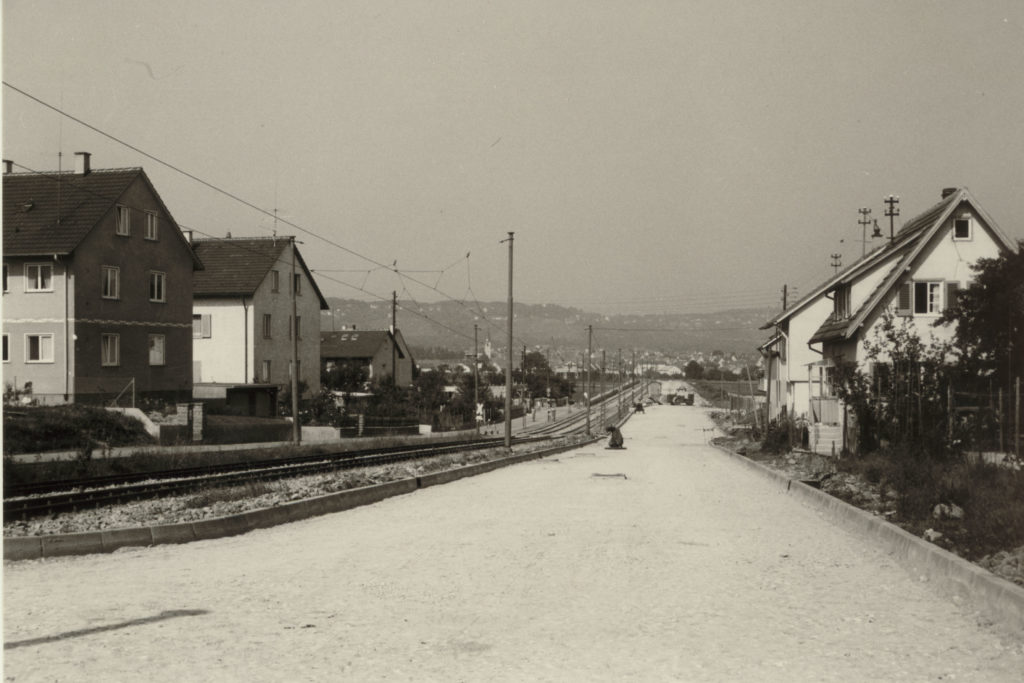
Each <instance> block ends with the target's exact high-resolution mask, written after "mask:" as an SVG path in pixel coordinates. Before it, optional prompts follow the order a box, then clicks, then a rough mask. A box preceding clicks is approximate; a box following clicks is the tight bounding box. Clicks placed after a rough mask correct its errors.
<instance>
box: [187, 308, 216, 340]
mask: <svg viewBox="0 0 1024 683" xmlns="http://www.w3.org/2000/svg"><path fill="white" fill-rule="evenodd" d="M212 336H213V319H212V318H211V316H210V314H209V313H202V314H200V313H194V314H193V315H192V338H193V339H209V338H211V337H212Z"/></svg>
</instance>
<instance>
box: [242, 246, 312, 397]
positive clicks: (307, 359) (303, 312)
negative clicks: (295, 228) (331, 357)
mask: <svg viewBox="0 0 1024 683" xmlns="http://www.w3.org/2000/svg"><path fill="white" fill-rule="evenodd" d="M291 249H292V247H291V246H289V247H287V248H286V249H285V250H284V251H282V252H281V258H280V259H279V260H278V263H277V266H276V270H278V272H279V273H280V275H279V279H278V281H279V283H280V286H279V287H278V291H276V292H275V291H273V290H272V282H271V277H270V276H269V275H268V276H267V277H266V278H265V279H264V280H263V282H262V283H261V284H260V286H259V287H258V288H257V289H256V293H255V294H254V295H253V313H254V315H253V319H252V324H253V331H254V335H253V336H254V340H253V357H252V361H251V363H252V367H253V369H254V371H255V373H254V376H255V377H256V378H257V379H258V381H260V382H263V381H269V382H270V383H272V384H280V385H282V386H288V385H290V384H291V371H290V368H291V360H292V347H291V339H290V336H289V325H290V320H291V315H292V295H291V287H290V284H289V281H290V277H291V258H292V257H291V251H290V250H291ZM295 272H296V274H297V275H298V276H299V279H300V280H301V282H300V284H299V294H298V295H297V296H296V297H295V303H296V308H297V313H298V316H299V318H301V330H300V337H299V349H298V357H299V380H300V381H302V382H305V383H306V392H305V393H304V394H303V396H311V395H315V394H318V393H320V299H319V297H317V295H316V290H314V289H313V286H312V283H311V282H310V281H309V278H308V277H306V274H305V272H303V269H302V267H301V266H299V265H296V271H295ZM264 314H270V320H271V330H270V332H271V334H270V337H265V336H264V334H263V316H264ZM267 360H269V361H270V377H269V378H267V379H266V380H265V379H264V378H263V376H262V374H261V370H262V367H263V362H264V361H267Z"/></svg>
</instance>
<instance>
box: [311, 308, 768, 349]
mask: <svg viewBox="0 0 1024 683" xmlns="http://www.w3.org/2000/svg"><path fill="white" fill-rule="evenodd" d="M328 303H329V304H330V306H331V311H325V312H323V314H322V318H321V326H322V329H324V330H331V329H335V330H340V329H343V328H349V329H351V328H352V326H355V328H356V329H364V330H369V329H385V328H387V327H388V326H389V325H390V324H391V306H390V304H388V303H385V302H367V301H358V300H355V299H334V298H332V299H328ZM773 312H774V311H772V310H770V309H737V310H729V311H721V312H717V313H694V314H648V315H601V314H599V313H591V312H588V311H583V310H580V309H577V308H567V307H564V306H558V305H555V304H519V303H516V304H515V328H514V333H515V338H516V342H515V343H516V346H519V345H522V344H526V345H527V346H528V347H529V348H534V347H538V346H539V347H549V348H566V349H574V348H575V349H579V348H585V347H586V345H587V326H588V325H593V326H594V339H593V345H594V349H595V350H596V349H607V350H608V351H609V352H612V351H613V350H616V349H619V348H622V349H623V350H624V351H625V350H628V349H638V350H646V351H652V352H660V353H665V354H670V355H680V354H689V353H692V352H696V351H703V352H705V353H709V352H711V351H714V350H720V351H723V352H725V353H737V354H744V355H749V354H752V353H756V351H755V350H756V348H757V346H758V345H759V344H761V343H763V342H764V340H765V339H766V338H767V333H766V332H765V331H764V330H759V329H758V328H759V327H760V326H761V325H762V324H763V323H764V321H766V320H768V318H770V317H771V315H772V314H773ZM397 319H398V328H399V329H400V330H401V331H402V334H403V336H404V337H405V339H406V341H407V342H408V343H409V344H410V345H411V346H412V347H413V348H414V349H418V350H423V349H431V348H433V349H442V348H447V349H452V350H455V351H459V350H468V349H472V347H473V324H474V323H476V324H477V325H478V326H479V342H480V345H481V348H482V346H483V344H484V342H485V340H486V339H487V338H488V337H489V338H490V340H491V342H492V344H493V345H494V346H495V347H503V346H504V345H505V338H506V335H507V332H506V329H507V328H506V321H507V319H508V318H507V305H506V304H505V302H485V303H480V304H479V305H477V303H476V302H473V303H472V304H465V305H464V304H460V303H458V302H454V301H446V302H441V303H430V304H422V305H417V304H416V303H414V302H412V301H400V302H399V309H398V314H397Z"/></svg>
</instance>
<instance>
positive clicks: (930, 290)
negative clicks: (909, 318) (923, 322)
mask: <svg viewBox="0 0 1024 683" xmlns="http://www.w3.org/2000/svg"><path fill="white" fill-rule="evenodd" d="M944 285H945V283H944V282H942V281H941V280H921V281H915V282H914V289H913V304H912V306H913V308H912V310H913V313H914V316H933V315H939V314H941V313H942V309H943V307H944V303H945V302H944V301H943V299H945V292H944V291H943V290H944V289H945V287H944ZM922 289H923V290H924V294H925V298H924V301H923V302H921V301H920V297H919V294H920V292H921V290H922ZM919 309H924V310H919Z"/></svg>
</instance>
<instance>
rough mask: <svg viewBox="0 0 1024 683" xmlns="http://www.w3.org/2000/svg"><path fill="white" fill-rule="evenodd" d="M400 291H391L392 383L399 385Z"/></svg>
mask: <svg viewBox="0 0 1024 683" xmlns="http://www.w3.org/2000/svg"><path fill="white" fill-rule="evenodd" d="M397 315H398V292H396V291H394V290H392V292H391V385H392V386H398V326H397V324H396V323H397Z"/></svg>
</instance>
